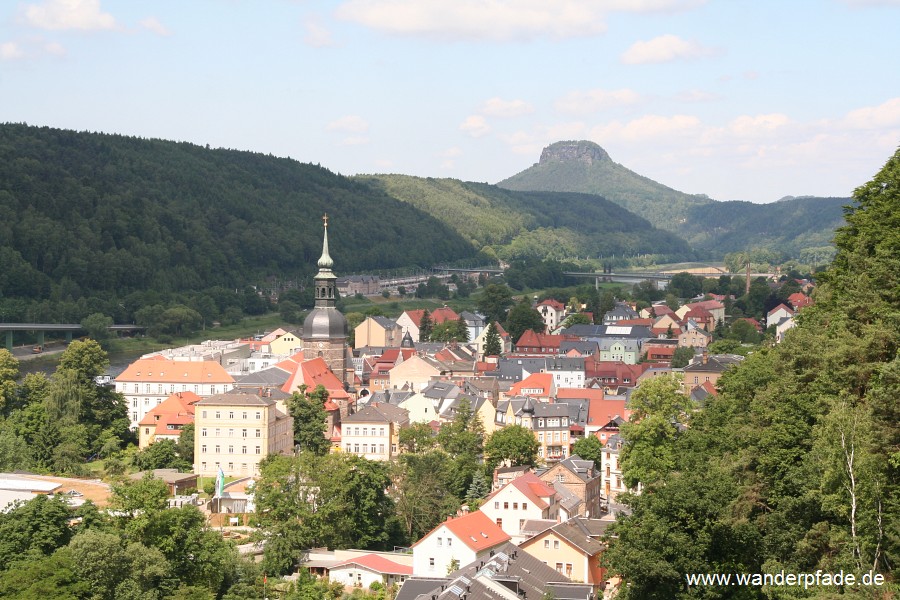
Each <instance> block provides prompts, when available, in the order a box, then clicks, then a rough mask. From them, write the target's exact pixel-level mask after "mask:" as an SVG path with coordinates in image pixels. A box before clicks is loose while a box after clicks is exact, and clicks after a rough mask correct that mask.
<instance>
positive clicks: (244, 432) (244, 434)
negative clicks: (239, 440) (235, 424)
mask: <svg viewBox="0 0 900 600" xmlns="http://www.w3.org/2000/svg"><path fill="white" fill-rule="evenodd" d="M241 437H247V430H246V429H241Z"/></svg>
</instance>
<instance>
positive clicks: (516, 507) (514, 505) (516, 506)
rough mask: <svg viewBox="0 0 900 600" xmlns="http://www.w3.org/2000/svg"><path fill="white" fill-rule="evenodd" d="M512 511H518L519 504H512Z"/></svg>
mask: <svg viewBox="0 0 900 600" xmlns="http://www.w3.org/2000/svg"><path fill="white" fill-rule="evenodd" d="M513 510H519V503H518V502H513Z"/></svg>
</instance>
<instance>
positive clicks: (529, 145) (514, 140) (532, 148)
mask: <svg viewBox="0 0 900 600" xmlns="http://www.w3.org/2000/svg"><path fill="white" fill-rule="evenodd" d="M586 129H587V128H586V126H585V124H584V123H582V122H581V121H573V122H566V123H555V124H553V125H547V126H539V127H535V128H534V129H533V130H532V131H530V132H528V131H522V130H519V131H516V132H513V133H510V134H505V135H502V136H500V138H501V139H502V140H503V141H504V142H506V144H507V145H508V146H509V148H510V150H511V151H512V152H513V153H515V154H525V155H532V156H536V155H538V154H540V152H541V150H542V149H543V148H544V146H546V145H548V144H552V143H553V142H558V141H559V140H571V139H580V138H582V137H583V136H584V135H585V132H586Z"/></svg>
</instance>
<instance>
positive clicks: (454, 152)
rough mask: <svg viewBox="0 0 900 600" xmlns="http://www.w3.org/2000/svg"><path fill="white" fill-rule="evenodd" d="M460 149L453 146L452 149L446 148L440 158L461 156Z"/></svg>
mask: <svg viewBox="0 0 900 600" xmlns="http://www.w3.org/2000/svg"><path fill="white" fill-rule="evenodd" d="M462 153H463V151H462V148H460V147H459V146H453V147H452V148H447V149H446V150H444V151H443V152H442V153H441V156H442V157H444V158H456V157H457V156H462Z"/></svg>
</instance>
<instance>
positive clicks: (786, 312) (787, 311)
mask: <svg viewBox="0 0 900 600" xmlns="http://www.w3.org/2000/svg"><path fill="white" fill-rule="evenodd" d="M793 316H794V311H793V309H791V307H789V306H787V305H785V304H779V305H778V306H776V307H775V308H773V309H772V310H770V311H769V312H768V313H766V327H767V328H768V327H771V326H772V325H777V324H778V322H779V321H781V320H782V319H785V318H787V317H793Z"/></svg>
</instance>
